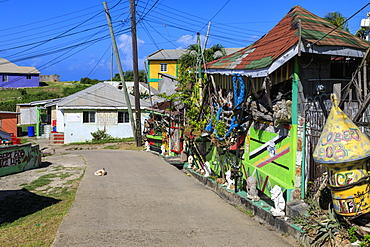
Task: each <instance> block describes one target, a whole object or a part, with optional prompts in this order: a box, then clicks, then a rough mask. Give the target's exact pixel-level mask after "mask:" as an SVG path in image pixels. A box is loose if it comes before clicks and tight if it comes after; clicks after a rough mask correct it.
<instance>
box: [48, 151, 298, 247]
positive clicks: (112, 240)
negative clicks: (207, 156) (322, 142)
mask: <svg viewBox="0 0 370 247" xmlns="http://www.w3.org/2000/svg"><path fill="white" fill-rule="evenodd" d="M76 152H78V153H81V154H82V155H83V156H84V157H85V159H86V161H87V169H86V173H85V176H84V178H83V179H82V181H81V184H80V187H79V188H78V191H77V195H76V200H75V202H74V204H73V205H72V207H71V208H70V210H69V212H68V214H67V215H66V216H65V218H64V220H63V222H62V224H61V226H60V228H59V232H58V235H57V237H56V239H55V242H54V244H53V246H54V247H65V246H88V247H94V246H162V247H163V246H212V247H216V246H253V247H255V246H256V247H257V246H263V247H265V246H274V247H279V246H284V247H285V246H298V244H297V243H295V242H294V241H292V239H290V238H286V237H284V236H282V235H281V233H279V232H277V231H275V230H272V229H271V228H268V227H266V226H265V225H261V224H260V223H258V222H257V221H255V220H253V219H252V218H250V217H249V216H247V215H245V214H244V213H242V212H241V211H239V210H238V209H236V208H234V207H233V206H231V205H230V204H228V203H227V202H225V201H224V200H223V199H221V198H220V197H219V196H218V195H216V194H215V193H214V192H212V191H211V190H209V189H207V188H206V187H204V185H202V184H201V183H199V182H198V181H196V180H195V179H194V178H192V177H191V176H187V175H186V174H185V173H183V172H182V171H180V170H178V169H177V168H175V167H173V166H171V165H169V164H168V163H166V162H165V161H163V160H162V159H161V157H159V156H156V155H153V154H151V153H147V152H144V151H121V150H94V151H76ZM103 167H104V168H106V170H107V172H108V175H107V176H104V177H97V176H94V175H93V173H94V171H96V170H98V169H100V168H103Z"/></svg>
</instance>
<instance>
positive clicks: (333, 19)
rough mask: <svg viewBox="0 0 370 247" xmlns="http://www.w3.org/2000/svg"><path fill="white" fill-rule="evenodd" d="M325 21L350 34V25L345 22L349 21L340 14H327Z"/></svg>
mask: <svg viewBox="0 0 370 247" xmlns="http://www.w3.org/2000/svg"><path fill="white" fill-rule="evenodd" d="M323 19H324V20H326V21H328V22H330V23H331V24H333V25H334V26H336V27H338V28H339V29H341V30H343V31H346V32H348V33H349V32H350V30H349V27H348V23H347V22H345V21H346V20H347V18H346V17H344V16H343V15H342V14H341V13H340V12H329V13H327V14H326V15H325V16H324V18H323Z"/></svg>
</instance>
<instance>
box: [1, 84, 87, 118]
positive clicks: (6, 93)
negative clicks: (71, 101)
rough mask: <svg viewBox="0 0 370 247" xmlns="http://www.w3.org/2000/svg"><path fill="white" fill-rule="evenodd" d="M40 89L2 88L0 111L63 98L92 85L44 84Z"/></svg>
mask: <svg viewBox="0 0 370 247" xmlns="http://www.w3.org/2000/svg"><path fill="white" fill-rule="evenodd" d="M40 84H41V86H39V87H32V88H14V89H9V88H6V89H1V88H0V111H12V112H15V111H16V104H20V103H30V102H32V101H38V100H45V99H55V98H62V97H66V96H68V95H71V94H74V93H76V92H78V91H81V90H83V89H85V88H87V87H89V86H91V84H80V83H79V82H75V81H72V82H47V83H45V82H42V83H40Z"/></svg>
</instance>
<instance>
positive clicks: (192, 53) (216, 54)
mask: <svg viewBox="0 0 370 247" xmlns="http://www.w3.org/2000/svg"><path fill="white" fill-rule="evenodd" d="M198 49H199V45H197V44H192V45H189V46H188V48H187V52H186V53H185V54H183V55H182V56H181V57H180V58H179V61H178V63H179V64H180V65H179V74H180V75H181V73H183V72H185V71H187V70H188V69H189V68H194V67H196V66H197V64H198V61H199V59H202V63H208V62H211V61H213V60H216V59H219V58H221V57H223V56H225V55H226V51H225V49H224V47H223V46H222V45H220V44H217V45H213V46H211V47H210V48H208V49H205V50H204V51H203V56H202V57H199V55H198Z"/></svg>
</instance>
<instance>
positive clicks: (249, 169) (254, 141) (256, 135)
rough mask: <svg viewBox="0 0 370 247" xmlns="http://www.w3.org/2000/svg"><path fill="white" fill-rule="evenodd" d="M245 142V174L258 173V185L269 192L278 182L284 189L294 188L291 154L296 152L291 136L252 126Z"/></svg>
mask: <svg viewBox="0 0 370 247" xmlns="http://www.w3.org/2000/svg"><path fill="white" fill-rule="evenodd" d="M245 145H246V151H245V154H244V160H243V170H244V172H243V173H244V174H245V178H247V177H249V176H254V177H256V179H257V187H258V189H260V190H261V191H262V192H264V193H265V194H267V195H268V194H269V191H270V189H272V188H273V187H274V185H275V184H278V185H279V186H280V187H282V189H283V190H285V189H293V188H294V182H293V181H294V180H295V163H294V162H292V160H293V159H292V156H293V155H295V154H293V152H292V151H291V137H290V136H288V135H279V134H277V133H273V132H269V131H265V130H260V129H256V128H253V127H251V128H250V132H249V136H247V138H246V143H245ZM247 150H249V152H248V151H247Z"/></svg>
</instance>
